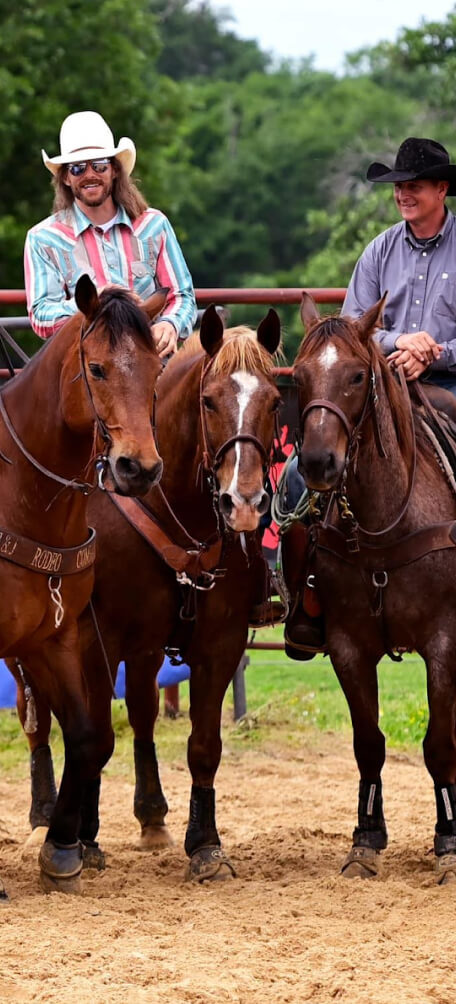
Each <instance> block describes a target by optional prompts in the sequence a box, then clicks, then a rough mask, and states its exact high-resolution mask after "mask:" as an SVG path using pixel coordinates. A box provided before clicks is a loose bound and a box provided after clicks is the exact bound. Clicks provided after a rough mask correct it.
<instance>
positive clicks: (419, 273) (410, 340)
mask: <svg viewBox="0 0 456 1004" xmlns="http://www.w3.org/2000/svg"><path fill="white" fill-rule="evenodd" d="M367 178H368V180H369V181H374V182H384V183H388V182H389V183H392V184H393V185H394V197H395V200H396V205H397V208H398V210H399V212H400V214H401V216H402V222H401V223H396V224H395V226H393V227H390V228H389V229H388V230H385V231H384V232H383V233H382V234H380V235H379V236H378V237H376V238H375V239H374V240H373V241H371V243H370V244H368V246H367V248H366V249H365V251H364V252H363V254H362V255H361V258H360V259H359V261H358V262H357V264H356V266H355V269H354V272H353V275H352V278H351V280H350V284H349V287H348V290H347V295H346V297H345V301H344V305H343V308H342V313H343V314H346V315H347V316H350V317H359V316H361V314H363V313H364V311H365V310H367V309H368V308H369V307H371V306H372V305H373V304H374V303H376V301H377V300H379V299H380V297H382V296H383V294H384V293H385V292H388V299H387V302H386V305H385V309H384V313H383V324H384V327H383V329H382V330H381V331H378V332H377V333H376V336H375V337H376V338H377V339H378V341H379V343H380V345H381V347H382V349H383V351H384V353H385V355H387V356H388V358H389V361H390V362H391V365H392V366H399V365H402V366H403V367H404V371H405V374H406V378H407V379H408V380H416V379H417V378H418V377H421V376H422V375H424V374H425V379H426V380H428V381H429V382H431V383H435V384H439V385H440V386H442V387H445V388H447V389H448V390H450V391H451V392H452V393H453V394H454V395H455V396H456V217H454V216H453V214H452V213H450V212H449V211H448V209H447V208H446V206H445V199H446V197H447V195H456V165H454V164H450V158H449V156H448V153H447V151H446V150H445V148H444V147H443V146H441V145H440V143H436V142H435V141H434V140H431V139H416V138H415V137H411V138H410V139H406V140H404V142H403V143H402V144H401V146H400V147H399V150H398V153H397V157H396V161H395V164H394V167H393V168H389V167H387V166H386V165H385V164H378V163H375V164H371V165H370V167H369V169H368V171H367ZM294 477H295V479H296V480H297V481H298V482H299V481H300V480H301V478H300V475H299V473H298V471H295V473H294ZM304 489H305V484H304V481H303V480H302V484H301V491H304ZM298 493H299V485H298ZM301 530H302V528H301ZM298 547H300V548H301V552H302V553H301V560H302V564H303V565H305V561H306V549H307V543H306V541H305V536H304V533H303V532H301V533H299V532H298V530H295V532H294V534H285V536H284V539H283V558H284V565H286V553H287V549H288V550H289V552H290V553H291V552H294V554H296V550H297V548H298ZM314 607H315V610H314V616H311V615H310V613H308V612H307V611H306V610H305V609H304V606H303V603H302V602H301V603H298V604H295V607H294V609H293V611H292V614H291V616H290V617H289V618H288V620H287V624H286V628H285V642H286V651H287V654H288V655H289V656H290V658H293V659H298V660H305V659H311V658H312V656H313V655H314V654H315V653H316V652H318V651H320V652H321V651H324V647H325V636H324V622H323V617H322V616H321V615H318V614H317V607H316V606H315V603H314Z"/></svg>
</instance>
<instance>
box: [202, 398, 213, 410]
mask: <svg viewBox="0 0 456 1004" xmlns="http://www.w3.org/2000/svg"><path fill="white" fill-rule="evenodd" d="M203 404H204V407H205V408H207V410H208V411H215V404H214V402H213V400H212V398H211V397H209V395H208V394H203Z"/></svg>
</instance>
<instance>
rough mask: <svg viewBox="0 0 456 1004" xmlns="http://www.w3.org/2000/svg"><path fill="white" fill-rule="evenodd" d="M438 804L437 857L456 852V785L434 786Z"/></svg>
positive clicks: (435, 848)
mask: <svg viewBox="0 0 456 1004" xmlns="http://www.w3.org/2000/svg"><path fill="white" fill-rule="evenodd" d="M434 791H435V800H436V804H437V823H436V826H435V836H434V851H435V853H436V855H437V857H440V856H441V855H442V854H448V853H450V852H454V851H456V784H446V785H444V786H442V785H437V784H436V785H434Z"/></svg>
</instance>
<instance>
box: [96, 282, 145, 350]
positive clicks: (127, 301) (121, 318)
mask: <svg viewBox="0 0 456 1004" xmlns="http://www.w3.org/2000/svg"><path fill="white" fill-rule="evenodd" d="M100 309H101V310H102V311H103V315H102V317H101V318H100V321H101V322H102V323H103V324H104V327H105V329H106V331H107V333H108V336H109V345H110V348H111V349H116V348H118V347H119V346H120V345H121V344H122V342H123V341H124V339H125V338H126V337H127V335H130V336H133V338H134V339H136V340H137V341H139V342H142V343H143V345H146V346H147V347H148V348H151V349H155V343H154V340H153V338H152V333H151V330H150V324H149V319H148V317H147V315H146V314H145V313H144V311H143V310H142V309H141V307H140V305H139V304H138V303H137V302H136V301H135V300H134V299H133V297H132V296H131V295H130V293H129V292H128V291H127V290H125V289H120V288H118V289H116V288H115V287H110V288H109V289H106V290H103V292H102V293H101V295H100Z"/></svg>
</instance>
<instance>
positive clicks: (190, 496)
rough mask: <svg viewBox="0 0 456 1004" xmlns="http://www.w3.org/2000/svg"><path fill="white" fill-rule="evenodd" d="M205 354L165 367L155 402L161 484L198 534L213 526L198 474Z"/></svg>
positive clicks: (183, 518)
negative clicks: (175, 369)
mask: <svg viewBox="0 0 456 1004" xmlns="http://www.w3.org/2000/svg"><path fill="white" fill-rule="evenodd" d="M205 358H206V357H205V356H204V357H203V356H198V357H197V358H196V359H195V358H190V359H188V360H185V359H183V360H182V368H179V371H178V372H176V373H173V372H172V371H170V373H169V374H168V372H167V371H165V373H164V374H163V376H162V377H160V380H159V386H158V406H157V433H158V447H159V452H160V455H161V457H162V459H163V463H164V473H163V479H162V482H161V484H162V488H163V490H164V492H165V494H166V497H167V499H168V501H169V503H170V505H171V506H172V507H173V509H174V511H175V513H176V514H177V515H178V517H179V518H180V519H181V521H182V522H183V524H184V525H185V526H186V527H187V528H188V530H189V531H190V532H191V533H194V534H195V535H200V536H201V537H204V536H207V535H208V534H209V533H212V532H214V530H215V528H216V523H215V517H214V511H213V506H212V497H211V495H210V493H209V491H208V489H207V487H206V485H205V483H204V485H203V487H202V484H203V481H202V478H201V462H202V459H203V440H202V431H201V421H200V377H201V366H202V365H203V362H204V359H205ZM199 362H201V365H198V363H199ZM176 368H177V367H176Z"/></svg>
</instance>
